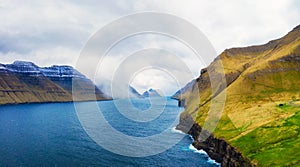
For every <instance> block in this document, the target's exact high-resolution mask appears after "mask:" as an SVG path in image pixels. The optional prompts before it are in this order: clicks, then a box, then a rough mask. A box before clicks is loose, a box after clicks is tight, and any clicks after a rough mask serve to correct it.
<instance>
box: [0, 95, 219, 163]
mask: <svg viewBox="0 0 300 167" xmlns="http://www.w3.org/2000/svg"><path fill="white" fill-rule="evenodd" d="M158 101H163V100H160V99H156V102H155V101H154V102H152V104H150V102H149V100H148V99H130V102H131V103H132V104H133V106H134V107H136V108H138V109H141V110H147V109H149V108H151V106H154V107H152V108H151V109H150V110H149V111H145V113H146V112H153V113H154V111H151V110H155V109H162V112H161V113H159V114H158V116H157V117H155V118H154V119H152V120H150V121H149V120H148V121H146V120H132V119H131V118H128V117H126V115H125V114H123V113H120V112H119V111H120V110H124V111H128V112H130V111H131V110H132V108H131V107H128V106H126V104H127V102H128V100H114V101H100V102H79V103H76V105H75V106H76V108H77V109H78V108H80V109H83V110H84V111H86V112H87V113H89V111H91V110H93V108H92V107H91V106H94V104H95V103H96V104H97V105H98V106H99V111H98V112H100V113H101V114H102V115H103V118H105V120H107V122H106V123H107V124H108V125H110V126H111V127H112V128H113V129H115V130H116V131H118V132H120V134H121V135H125V136H129V137H133V138H135V139H136V140H139V139H145V138H146V137H150V138H149V140H152V143H153V145H152V144H149V143H147V145H146V144H143V142H130V141H129V140H127V138H126V137H124V138H121V137H120V136H118V135H115V134H114V133H113V132H111V133H110V132H109V131H107V129H102V128H101V127H103V128H104V124H103V121H102V122H101V123H100V124H99V125H101V126H100V128H99V127H97V126H95V127H94V128H93V126H90V127H86V126H83V125H82V122H81V121H80V119H79V118H78V113H77V112H76V110H75V107H74V103H45V104H21V105H11V106H0V166H62V167H65V166H188V167H192V166H207V167H210V166H219V164H217V163H215V162H214V161H213V160H211V159H210V158H209V157H208V156H207V154H206V153H205V152H203V151H197V150H195V149H194V148H193V147H192V146H191V143H192V139H191V137H190V136H188V135H186V134H183V133H181V132H180V131H176V130H175V129H174V125H173V123H174V120H175V121H178V120H176V119H178V116H179V114H180V112H182V109H181V108H178V107H177V101H175V100H172V99H170V98H167V99H166V104H160V103H159V102H158ZM142 114H143V113H142ZM96 118H97V117H96V116H93V115H88V116H86V117H85V118H84V121H87V122H89V119H90V120H91V121H90V122H94V121H95V120H97V119H96ZM176 123H178V122H176ZM87 130H88V131H87ZM88 132H89V133H95V134H97V137H98V138H99V137H100V140H101V139H102V138H103V139H105V140H104V141H105V142H103V141H102V143H101V141H100V142H99V141H97V139H96V140H95V139H94V138H93V137H95V136H90V135H89V133H88ZM162 132H164V133H165V134H167V136H168V138H164V137H162V138H158V139H159V140H156V139H157V138H151V137H153V136H159V135H160V134H161V133H162ZM105 136H109V137H105ZM110 141H113V142H110ZM145 141H146V140H145ZM147 141H148V139H147ZM175 141H176V142H175ZM177 141H178V142H177ZM99 143H100V144H99ZM150 143H151V142H150ZM170 143H174V144H173V146H172V147H170V148H167V149H166V150H165V151H163V152H160V153H157V154H155V151H156V150H159V149H161V148H165V146H166V145H172V144H170ZM105 148H106V149H105ZM107 148H109V149H110V151H108V150H107ZM130 148H132V149H130ZM141 150H142V151H141ZM119 153H121V154H122V155H119ZM140 153H145V155H147V154H149V155H147V156H141V157H139V156H137V155H141V154H140ZM150 154H153V155H150Z"/></svg>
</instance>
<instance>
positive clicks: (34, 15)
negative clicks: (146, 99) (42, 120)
mask: <svg viewBox="0 0 300 167" xmlns="http://www.w3.org/2000/svg"><path fill="white" fill-rule="evenodd" d="M145 11H153V12H163V13H169V14H172V15H175V16H178V17H181V18H183V19H185V20H187V21H189V22H190V23H192V24H194V25H195V26H196V27H197V28H198V29H199V30H201V31H202V32H203V33H204V34H205V35H206V37H207V38H208V39H209V41H210V42H211V43H212V45H213V46H214V48H215V49H216V51H217V53H218V54H219V53H221V52H222V51H223V50H224V49H226V48H231V47H240V46H248V45H254V44H263V43H266V42H268V41H269V40H271V39H276V38H278V37H281V36H283V35H285V34H286V33H287V32H288V31H290V30H291V29H292V28H293V27H295V26H296V25H298V24H300V3H299V1H297V0H243V1H241V0H226V1H225V0H213V1H212V0H188V1H181V0H173V1H167V0H165V1H162V0H140V1H138V0H132V1H122V0H114V1H107V0H91V1H79V0H66V1H63V0H44V1H38V0H36V1H30V0H0V19H1V24H0V62H1V63H12V62H13V61H15V60H26V61H33V62H35V63H36V64H37V65H40V66H49V65H53V64H67V65H72V66H75V65H76V61H77V58H78V56H79V55H80V51H81V50H82V49H83V47H84V46H85V44H86V43H87V41H88V40H89V38H90V37H91V36H92V35H93V34H94V33H95V32H96V31H97V30H99V29H100V28H101V27H103V26H105V25H107V24H108V23H110V22H112V21H114V20H116V19H118V18H120V17H122V16H125V15H129V14H133V13H137V12H145ZM147 48H159V49H164V50H168V51H170V53H172V54H176V55H177V56H178V57H179V58H181V60H182V62H184V63H186V66H188V67H189V70H190V72H189V74H184V73H182V75H183V76H187V77H183V78H180V79H179V80H184V81H182V82H188V81H189V80H190V79H192V78H193V77H196V76H197V75H198V74H199V70H200V68H202V67H203V66H205V64H203V63H201V62H198V61H194V58H193V52H191V51H190V50H189V49H188V48H186V47H185V46H183V45H182V43H180V42H178V41H175V40H172V39H168V38H167V37H164V36H159V35H157V34H156V35H155V34H146V35H144V36H136V37H133V38H131V39H128V40H127V41H126V42H125V41H124V42H121V43H120V44H119V45H118V46H116V47H115V48H114V49H113V50H112V51H111V52H110V53H109V54H108V55H109V56H108V57H107V59H106V60H104V61H103V63H104V65H102V68H101V69H98V71H100V73H101V74H100V73H99V74H97V75H96V76H95V77H94V78H93V80H95V82H97V83H98V84H101V85H104V88H105V89H109V88H110V87H109V85H110V82H111V79H112V78H113V74H114V72H115V71H116V70H117V67H118V66H120V62H122V60H123V59H124V55H130V54H132V53H134V52H136V51H139V50H142V49H147ZM187 55H188V56H187ZM172 59H173V58H170V60H172ZM144 60H145V61H149V60H147V59H144ZM139 61H141V60H139ZM137 62H138V61H137ZM137 62H135V61H133V62H132V64H136V63H137ZM166 66H167V65H166ZM159 67H161V68H163V67H164V66H163V65H160V66H159ZM172 70H173V71H172ZM180 70H181V69H180V68H173V69H168V70H167V72H166V71H165V72H164V71H163V70H158V69H151V68H145V69H144V70H140V71H138V72H136V73H135V75H134V78H131V80H130V84H132V85H133V86H134V87H136V88H137V89H138V91H140V92H142V91H144V90H145V89H148V88H150V87H154V88H157V89H162V90H163V91H165V93H166V94H172V93H174V91H176V90H177V89H178V87H177V86H175V85H176V84H175V83H176V80H177V79H176V77H175V79H174V76H172V75H169V73H168V72H170V73H173V72H174V71H177V72H178V71H180ZM125 71H126V70H125ZM86 75H88V76H89V74H86ZM172 77H173V80H172V79H171V78H172ZM180 84H181V83H180Z"/></svg>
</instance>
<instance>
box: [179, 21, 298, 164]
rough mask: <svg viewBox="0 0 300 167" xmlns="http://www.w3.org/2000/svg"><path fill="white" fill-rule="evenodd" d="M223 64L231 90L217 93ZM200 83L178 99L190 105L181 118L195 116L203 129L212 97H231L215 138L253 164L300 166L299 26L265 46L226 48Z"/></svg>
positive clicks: (200, 78)
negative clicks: (215, 83)
mask: <svg viewBox="0 0 300 167" xmlns="http://www.w3.org/2000/svg"><path fill="white" fill-rule="evenodd" d="M220 63H222V64H223V67H224V74H225V78H226V81H227V86H226V88H225V89H223V90H222V91H219V92H213V93H212V92H211V84H210V78H213V77H214V76H215V75H218V74H220V73H221V72H222V70H221V69H220V68H221V67H220V66H219V65H220ZM209 70H210V71H209ZM205 71H209V73H208V72H205ZM208 74H209V75H208ZM196 81H197V82H196V83H195V84H193V85H189V87H188V88H184V90H185V91H184V92H183V94H182V95H181V96H179V97H178V98H179V99H185V101H188V104H187V106H186V110H185V112H184V113H183V114H182V116H181V117H185V115H192V117H193V118H194V119H195V121H196V122H197V123H199V124H200V125H203V124H204V122H205V121H206V119H207V115H208V111H209V108H210V105H211V99H212V98H214V99H217V98H218V96H220V92H223V93H226V103H225V107H224V111H223V112H222V116H221V119H220V121H219V123H218V125H217V127H216V129H215V130H214V131H213V133H214V135H215V136H216V137H222V138H224V139H225V140H226V141H228V142H229V143H230V144H231V145H232V146H235V147H236V148H237V149H239V150H240V151H241V152H242V153H243V155H244V156H246V157H249V158H250V159H251V160H252V163H253V164H257V165H259V166H274V165H280V166H286V165H292V166H294V165H296V164H297V165H299V166H300V159H299V157H300V155H299V151H298V150H299V148H300V145H299V143H300V142H299V141H300V136H299V131H300V126H299V125H300V124H299V122H300V105H299V102H298V101H299V100H300V27H299V26H298V27H296V28H295V29H294V30H293V31H291V32H290V33H288V34H287V35H286V36H284V37H283V38H281V39H278V40H274V41H271V42H269V43H267V44H265V45H259V46H251V47H245V48H233V49H228V50H225V51H224V52H223V53H222V54H221V55H220V56H219V57H218V58H217V59H216V60H215V61H214V62H213V63H212V64H211V65H210V66H208V67H207V68H206V69H205V70H204V72H203V73H202V74H201V76H200V77H199V78H198V79H197V80H196ZM199 95H200V98H199V97H197V96H199Z"/></svg>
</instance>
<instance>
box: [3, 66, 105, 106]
mask: <svg viewBox="0 0 300 167" xmlns="http://www.w3.org/2000/svg"><path fill="white" fill-rule="evenodd" d="M72 88H76V90H77V91H75V92H72ZM93 99H97V100H104V99H108V98H107V97H105V95H104V94H103V93H102V92H101V91H100V90H99V89H98V88H97V87H95V86H94V84H93V83H92V81H90V80H89V79H87V78H86V77H85V76H84V75H82V74H81V73H79V72H78V71H77V70H75V69H73V68H72V67H70V66H52V67H44V68H42V67H38V66H37V65H35V64H34V63H31V62H23V61H15V62H14V63H13V64H0V104H17V103H33V102H66V101H73V100H76V101H82V100H93Z"/></svg>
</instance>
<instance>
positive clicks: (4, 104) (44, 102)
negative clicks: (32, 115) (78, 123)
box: [0, 98, 113, 106]
mask: <svg viewBox="0 0 300 167" xmlns="http://www.w3.org/2000/svg"><path fill="white" fill-rule="evenodd" d="M111 100H113V99H111V98H110V99H109V98H107V99H101V100H78V101H74V100H66V101H43V102H21V103H3V104H0V106H14V105H24V104H51V103H74V102H90V101H111Z"/></svg>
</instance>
